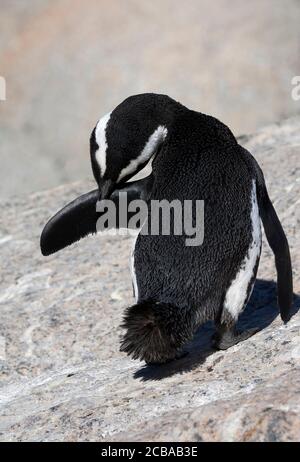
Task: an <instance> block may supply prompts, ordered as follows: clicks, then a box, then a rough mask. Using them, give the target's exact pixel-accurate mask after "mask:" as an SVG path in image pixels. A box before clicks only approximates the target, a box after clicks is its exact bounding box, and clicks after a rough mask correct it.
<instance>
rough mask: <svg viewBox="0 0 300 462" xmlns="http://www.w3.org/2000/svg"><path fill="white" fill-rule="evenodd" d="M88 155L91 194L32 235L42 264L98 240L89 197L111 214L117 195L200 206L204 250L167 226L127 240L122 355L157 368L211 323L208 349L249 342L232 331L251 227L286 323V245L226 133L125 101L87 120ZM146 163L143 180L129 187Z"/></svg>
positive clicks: (249, 257)
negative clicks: (274, 278)
mask: <svg viewBox="0 0 300 462" xmlns="http://www.w3.org/2000/svg"><path fill="white" fill-rule="evenodd" d="M90 153H91V163H92V169H93V173H94V177H95V179H96V182H97V184H98V188H97V189H96V190H94V191H91V192H90V193H87V194H85V195H83V196H81V197H79V198H77V199H75V201H73V202H72V203H70V204H68V205H67V206H66V207H65V208H64V209H62V210H61V211H60V212H58V213H57V214H56V215H55V216H54V217H53V218H52V219H51V220H50V221H49V222H48V223H47V225H46V226H45V228H44V230H43V233H42V235H41V249H42V253H43V254H44V255H49V254H51V253H53V252H56V251H57V250H60V249H62V248H64V247H66V246H67V245H70V244H71V243H73V242H75V241H76V240H79V239H80V238H82V237H84V236H86V235H88V234H90V233H94V232H96V221H97V218H98V216H99V213H97V212H96V202H97V200H98V199H100V200H103V199H107V198H110V199H111V200H113V201H114V202H115V204H116V205H117V206H118V204H119V202H118V200H119V195H120V192H122V191H126V192H127V193H128V197H129V201H131V200H134V199H136V198H143V200H145V201H146V202H147V204H150V203H151V202H152V201H161V200H167V201H170V202H171V201H173V200H177V201H180V203H181V204H183V203H184V201H185V200H191V201H196V200H198V199H201V200H203V201H204V207H205V209H204V240H203V243H202V245H199V246H187V245H185V239H186V235H185V233H182V234H181V235H177V234H175V233H174V232H172V227H171V233H170V235H163V234H162V233H159V234H158V235H151V233H150V234H146V233H145V234H144V233H142V232H140V234H139V235H138V236H137V239H136V242H135V246H134V249H133V253H132V275H133V286H134V292H135V297H136V304H135V305H133V306H131V307H129V308H127V309H126V312H125V316H124V321H123V327H124V329H125V334H124V336H123V339H122V343H121V351H124V352H126V353H127V354H129V355H131V356H132V357H133V358H135V359H140V360H144V361H146V362H147V363H164V362H166V361H169V360H171V359H174V358H176V357H177V355H178V354H180V351H181V349H182V347H183V346H184V345H185V344H186V343H187V342H188V341H190V340H191V339H192V338H193V335H194V333H195V331H196V329H197V328H198V327H199V326H200V325H201V324H203V323H204V322H206V321H208V320H214V321H215V325H216V333H215V335H214V337H213V343H214V346H215V347H217V348H219V349H226V348H229V347H230V346H232V345H234V344H236V343H238V342H240V341H241V340H244V339H247V338H248V337H249V336H251V335H253V334H254V333H255V332H256V330H253V329H252V330H247V331H243V332H239V331H238V330H237V328H236V323H237V320H238V317H239V315H240V314H241V313H242V311H243V310H244V308H245V306H246V304H247V302H248V300H249V297H250V295H251V291H252V289H253V285H254V282H255V279H256V274H257V269H258V264H259V259H260V253H261V245H262V235H261V221H262V222H263V225H264V228H265V232H266V237H267V239H268V242H269V244H270V246H271V248H272V250H273V252H274V255H275V263H276V268H277V275H278V303H279V307H280V313H281V317H282V319H283V321H284V322H287V321H288V320H289V318H290V316H291V305H292V297H293V287H292V269H291V260H290V253H289V246H288V242H287V239H286V236H285V234H284V231H283V229H282V226H281V224H280V222H279V219H278V217H277V215H276V212H275V210H274V208H273V206H272V203H271V201H270V199H269V196H268V193H267V189H266V186H265V181H264V177H263V173H262V171H261V169H260V167H259V166H258V164H257V162H256V161H255V159H254V158H253V157H252V156H251V154H250V153H249V152H248V151H246V150H245V149H244V148H243V147H242V146H240V145H239V144H238V142H237V140H236V139H235V137H234V135H233V134H232V132H231V131H230V129H229V128H228V127H227V126H226V125H224V124H223V123H221V122H220V121H219V120H217V119H215V118H214V117H211V116H208V115H205V114H202V113H200V112H196V111H193V110H189V109H188V108H186V107H184V106H183V105H181V104H180V103H178V102H176V101H174V100H173V99H171V98H170V97H168V96H165V95H157V94H151V93H149V94H141V95H136V96H131V97H129V98H127V99H126V100H125V101H123V102H122V103H121V104H120V105H119V106H117V107H116V108H115V109H114V110H113V111H112V112H111V113H109V114H107V115H106V116H104V117H103V118H101V119H100V121H99V122H98V123H97V125H96V127H95V128H94V130H93V132H92V135H91V139H90ZM150 160H152V161H153V162H152V172H151V174H150V175H149V176H148V177H146V178H144V179H142V180H139V181H133V182H128V180H130V179H132V178H133V176H134V175H136V173H137V172H139V171H140V170H141V169H142V168H143V167H144V166H145V165H146V164H147V162H149V161H150ZM173 220H174V217H173ZM146 222H147V225H149V223H150V222H151V214H150V213H149V214H148V216H147V220H146ZM150 224H151V223H150ZM144 225H145V224H144ZM144 225H143V226H144ZM117 226H118V224H117ZM142 229H143V228H142Z"/></svg>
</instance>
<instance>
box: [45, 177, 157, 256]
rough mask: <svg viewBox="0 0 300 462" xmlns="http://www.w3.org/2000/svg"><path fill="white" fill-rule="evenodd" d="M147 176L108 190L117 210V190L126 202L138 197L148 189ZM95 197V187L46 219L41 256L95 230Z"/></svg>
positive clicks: (62, 247)
mask: <svg viewBox="0 0 300 462" xmlns="http://www.w3.org/2000/svg"><path fill="white" fill-rule="evenodd" d="M150 177H151V175H150V176H149V177H147V178H143V179H142V180H138V181H133V182H131V183H125V184H124V187H123V188H121V189H117V190H115V191H114V192H113V193H112V195H111V197H110V199H111V200H112V201H113V202H114V203H115V205H116V209H117V213H118V205H119V194H120V192H127V200H128V202H130V201H132V200H135V199H140V198H141V197H144V195H145V194H146V193H147V191H148V190H149V187H150V185H151V182H150ZM98 199H99V190H98V189H95V190H93V191H90V192H88V193H86V194H83V195H82V196H79V197H77V199H75V200H73V201H72V202H70V203H69V204H68V205H66V206H65V207H64V208H62V209H61V210H60V211H59V212H57V213H56V214H55V215H54V216H53V217H52V218H51V219H50V220H49V221H48V223H47V224H46V225H45V227H44V229H43V231H42V234H41V238H40V247H41V252H42V254H43V255H44V256H48V255H51V254H53V253H55V252H58V251H59V250H62V249H64V248H65V247H67V246H69V245H71V244H73V243H74V242H77V241H79V240H80V239H82V238H83V237H85V236H88V235H89V234H95V233H96V232H97V229H96V225H97V220H98V219H99V217H100V216H101V213H100V212H96V204H97V201H98ZM129 218H130V216H129V217H128V219H129Z"/></svg>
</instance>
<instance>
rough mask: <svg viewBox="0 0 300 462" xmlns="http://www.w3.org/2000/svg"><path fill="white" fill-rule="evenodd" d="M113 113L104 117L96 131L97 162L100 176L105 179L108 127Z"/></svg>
mask: <svg viewBox="0 0 300 462" xmlns="http://www.w3.org/2000/svg"><path fill="white" fill-rule="evenodd" d="M110 115H111V112H109V113H108V114H106V115H105V116H103V117H102V118H101V119H100V120H99V122H98V123H97V125H96V130H95V139H96V143H97V144H98V146H99V149H98V150H97V151H96V153H95V158H96V161H97V163H98V165H99V167H100V174H101V176H102V177H103V175H104V173H105V171H106V150H107V140H106V127H107V124H108V121H109V119H110Z"/></svg>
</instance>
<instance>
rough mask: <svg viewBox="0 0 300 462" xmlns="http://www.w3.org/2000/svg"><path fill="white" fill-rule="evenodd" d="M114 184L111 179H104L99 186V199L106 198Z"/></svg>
mask: <svg viewBox="0 0 300 462" xmlns="http://www.w3.org/2000/svg"><path fill="white" fill-rule="evenodd" d="M114 186H115V185H114V183H113V182H112V181H111V180H105V181H104V183H103V184H102V185H101V186H100V188H99V200H104V199H108V198H109V196H110V195H111V193H112V192H113V190H114Z"/></svg>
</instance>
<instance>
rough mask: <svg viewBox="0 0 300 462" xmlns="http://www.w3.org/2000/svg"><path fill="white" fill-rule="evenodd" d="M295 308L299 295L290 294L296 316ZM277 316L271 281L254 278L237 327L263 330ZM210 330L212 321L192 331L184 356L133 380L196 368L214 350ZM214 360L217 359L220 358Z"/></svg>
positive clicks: (146, 368)
mask: <svg viewBox="0 0 300 462" xmlns="http://www.w3.org/2000/svg"><path fill="white" fill-rule="evenodd" d="M299 307H300V296H299V295H295V294H294V305H293V312H292V313H293V315H295V314H296V313H297V311H298V310H299ZM278 314H279V311H278V306H277V295H276V284H275V282H274V281H265V280H262V279H257V280H256V282H255V286H254V289H253V292H252V295H251V298H250V300H249V303H248V305H247V307H246V309H245V311H244V312H243V314H242V315H241V317H240V319H239V322H238V328H239V329H242V330H243V329H249V328H252V327H258V328H259V329H260V330H263V329H265V328H266V327H267V326H269V325H270V324H271V323H272V322H273V321H274V319H275V318H276V317H277V316H278ZM214 331H215V330H214V324H213V323H212V322H208V323H206V324H204V325H202V326H201V327H200V328H199V329H198V331H197V332H196V334H195V337H194V339H193V341H192V342H191V343H190V344H189V345H187V347H186V348H185V351H187V352H188V355H186V356H184V357H183V358H181V359H178V360H175V361H172V362H170V363H166V364H162V365H156V366H154V365H153V366H149V365H145V366H143V367H142V368H141V369H139V370H138V371H136V372H135V374H134V378H135V379H141V380H143V381H147V380H162V379H164V378H166V377H170V376H172V375H175V374H184V373H185V372H190V371H192V370H194V369H196V368H197V367H199V366H200V365H201V364H203V363H204V362H205V360H206V358H207V357H208V356H210V355H211V354H212V353H214V352H215V351H216V350H214V349H213V348H212V347H211V337H212V335H213V333H214ZM224 354H226V351H225V352H224ZM218 359H219V360H220V358H218Z"/></svg>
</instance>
